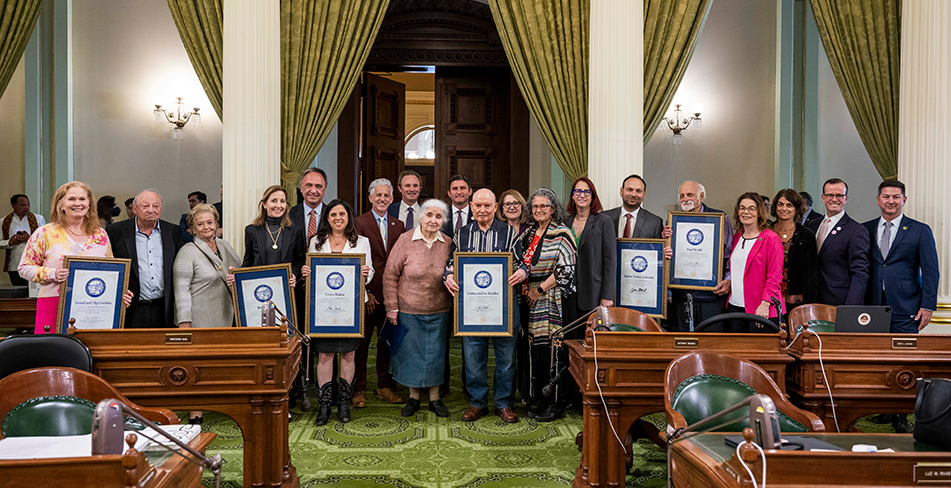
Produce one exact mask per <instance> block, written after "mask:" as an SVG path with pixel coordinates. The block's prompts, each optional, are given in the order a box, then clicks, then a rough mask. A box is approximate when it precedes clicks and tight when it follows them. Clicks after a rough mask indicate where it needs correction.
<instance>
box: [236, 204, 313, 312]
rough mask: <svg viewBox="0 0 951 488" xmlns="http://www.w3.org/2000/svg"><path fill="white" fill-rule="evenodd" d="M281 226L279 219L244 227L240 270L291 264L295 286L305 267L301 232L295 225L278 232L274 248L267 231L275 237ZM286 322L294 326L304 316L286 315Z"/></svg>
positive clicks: (300, 281) (300, 282) (301, 279)
mask: <svg viewBox="0 0 951 488" xmlns="http://www.w3.org/2000/svg"><path fill="white" fill-rule="evenodd" d="M280 225H281V219H279V218H273V217H267V222H265V224H264V225H263V226H258V225H253V224H252V225H249V226H247V227H245V228H244V260H243V261H242V263H241V267H243V268H244V267H248V266H266V265H271V264H284V263H287V264H290V265H291V272H293V273H294V277H295V279H296V280H297V284H298V285H302V284H303V278H302V277H301V274H300V272H301V271H300V270H301V267H303V266H304V254H305V248H304V237H303V234H302V232H303V231H302V230H301V228H300V227H297V226H295V225H291V226H290V227H285V228H284V230H282V231H280V235H279V236H278V238H277V249H274V248H273V244H274V241H273V240H272V238H271V234H269V233H268V229H267V228H270V229H271V231H272V232H273V235H277V232H278V229H279V228H280ZM265 227H267V228H265ZM288 319H290V320H291V321H292V322H293V323H294V324H297V321H298V319H303V317H300V318H298V317H297V313H296V311H294V313H290V314H288Z"/></svg>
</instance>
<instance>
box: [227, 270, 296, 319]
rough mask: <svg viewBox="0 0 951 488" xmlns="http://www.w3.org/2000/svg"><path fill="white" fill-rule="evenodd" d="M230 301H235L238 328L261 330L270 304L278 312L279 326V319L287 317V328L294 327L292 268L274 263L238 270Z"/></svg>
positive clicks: (235, 316) (235, 274) (235, 273)
mask: <svg viewBox="0 0 951 488" xmlns="http://www.w3.org/2000/svg"><path fill="white" fill-rule="evenodd" d="M232 273H234V286H232V287H231V298H232V299H233V300H234V304H235V307H234V318H235V323H236V324H237V325H238V327H262V326H263V325H264V324H263V323H262V321H261V311H262V308H263V307H264V304H265V303H267V302H271V303H273V304H274V307H275V308H276V309H277V311H278V312H280V313H277V314H276V315H277V317H276V318H277V320H276V323H277V324H280V323H281V321H280V316H281V314H284V315H286V316H287V326H288V328H290V327H294V326H295V318H294V310H295V308H294V291H293V290H291V285H290V280H291V265H290V264H287V263H284V264H273V265H268V266H252V267H250V268H236V269H235V270H234V271H232Z"/></svg>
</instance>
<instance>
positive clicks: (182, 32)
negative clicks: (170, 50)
mask: <svg viewBox="0 0 951 488" xmlns="http://www.w3.org/2000/svg"><path fill="white" fill-rule="evenodd" d="M221 2H222V0H168V9H169V10H170V11H171V12H172V19H173V20H175V27H177V28H178V35H179V36H181V38H182V44H184V45H185V52H187V53H188V59H189V60H191V62H192V67H194V68H195V73H196V74H197V75H198V80H199V81H201V86H202V88H204V89H205V95H207V96H208V101H209V102H211V106H212V107H214V109H215V113H216V114H218V120H223V119H222V118H221V78H222V67H221V58H222V51H223V48H224V43H223V42H222V40H221V33H222V30H221V29H222V16H223V11H222V7H221Z"/></svg>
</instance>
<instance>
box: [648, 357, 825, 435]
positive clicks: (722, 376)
mask: <svg viewBox="0 0 951 488" xmlns="http://www.w3.org/2000/svg"><path fill="white" fill-rule="evenodd" d="M665 379H666V381H665V385H664V396H665V398H664V403H665V410H666V413H667V423H668V424H669V425H670V426H671V427H673V428H674V429H678V428H681V427H686V426H688V425H691V424H694V423H696V422H699V421H700V420H702V419H704V418H706V417H709V416H711V415H713V414H715V413H717V412H721V411H723V410H726V409H727V408H729V407H732V406H734V405H736V404H737V403H740V402H741V401H743V400H745V399H746V398H748V397H749V396H750V395H753V394H756V393H762V394H764V395H767V396H769V397H770V398H771V399H772V400H773V403H775V404H776V409H777V410H778V412H779V423H780V431H782V432H806V431H814V432H824V431H825V426H824V424H823V423H822V421H821V420H819V417H817V416H816V415H815V414H813V413H811V412H807V411H805V410H801V409H799V408H798V407H796V406H795V405H793V404H792V403H789V401H788V400H787V399H786V396H785V395H784V394H783V392H782V391H781V390H780V389H779V386H778V385H776V382H774V381H773V379H772V378H771V377H770V376H769V374H768V373H766V372H765V371H763V369H762V368H760V367H759V366H757V365H756V364H753V363H752V362H750V361H746V360H744V359H740V358H737V357H734V356H729V355H726V354H719V353H715V352H695V353H691V354H687V355H686V356H682V357H680V358H678V359H676V360H674V361H673V362H671V363H670V365H668V366H667V374H666V377H665ZM746 414H748V410H746V411H744V409H740V410H738V411H736V412H733V413H732V414H730V415H727V416H725V417H724V418H723V419H722V420H720V421H718V422H714V423H712V424H711V425H709V426H707V427H713V426H715V425H718V424H721V423H724V422H727V421H729V420H736V421H735V422H733V423H731V424H729V425H726V426H724V427H722V428H720V429H718V431H720V432H741V431H742V430H743V429H744V428H745V427H749V419H743V420H739V417H742V416H744V415H746Z"/></svg>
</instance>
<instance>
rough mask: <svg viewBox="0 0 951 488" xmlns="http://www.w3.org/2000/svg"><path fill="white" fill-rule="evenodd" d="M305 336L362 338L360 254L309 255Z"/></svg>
mask: <svg viewBox="0 0 951 488" xmlns="http://www.w3.org/2000/svg"><path fill="white" fill-rule="evenodd" d="M306 264H307V265H309V266H310V269H311V272H310V276H309V277H308V278H307V302H306V304H307V307H306V310H307V311H306V312H305V315H306V322H304V323H305V324H307V333H308V334H309V335H310V336H311V337H319V338H324V337H363V319H364V317H363V303H364V297H365V296H366V295H365V292H364V289H365V287H366V278H364V276H363V275H362V274H361V273H360V268H362V267H363V265H364V264H366V256H365V255H363V254H341V253H309V254H307V262H306Z"/></svg>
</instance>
